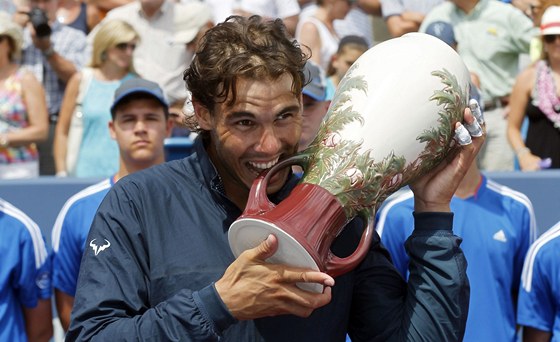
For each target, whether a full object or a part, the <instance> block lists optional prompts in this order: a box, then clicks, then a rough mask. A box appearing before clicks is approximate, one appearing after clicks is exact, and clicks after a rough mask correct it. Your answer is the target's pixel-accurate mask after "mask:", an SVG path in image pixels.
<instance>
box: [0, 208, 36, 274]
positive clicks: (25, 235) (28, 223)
mask: <svg viewBox="0 0 560 342" xmlns="http://www.w3.org/2000/svg"><path fill="white" fill-rule="evenodd" d="M0 213H2V214H3V215H2V216H0V217H1V218H2V220H0V226H2V228H8V229H9V230H10V231H9V232H8V234H7V235H5V236H4V237H3V238H6V237H12V238H14V237H18V238H20V239H23V241H31V242H32V245H33V250H34V253H35V262H36V267H37V268H38V267H39V266H40V265H41V264H42V263H43V262H44V261H45V259H46V257H47V250H46V246H45V242H44V240H43V235H42V233H41V230H40V229H39V226H38V225H37V223H35V221H33V220H32V219H31V218H30V217H29V216H27V215H26V214H25V213H24V212H23V211H21V210H20V209H18V208H16V207H15V206H14V205H12V204H11V203H9V202H7V201H5V200H3V199H1V198H0Z"/></svg>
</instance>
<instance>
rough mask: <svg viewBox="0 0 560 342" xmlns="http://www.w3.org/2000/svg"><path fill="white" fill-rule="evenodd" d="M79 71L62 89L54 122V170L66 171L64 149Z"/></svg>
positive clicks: (74, 105) (78, 84)
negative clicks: (56, 119)
mask: <svg viewBox="0 0 560 342" xmlns="http://www.w3.org/2000/svg"><path fill="white" fill-rule="evenodd" d="M81 78H82V75H81V73H78V74H76V75H74V76H73V77H72V78H71V79H70V82H68V85H67V86H66V90H65V91H64V98H63V99H62V104H61V107H60V113H59V115H58V122H57V123H56V129H55V135H54V145H53V154H54V162H55V166H56V172H64V171H66V150H67V146H66V145H67V141H68V132H69V131H70V122H71V120H72V114H73V113H74V108H75V107H76V97H77V96H78V92H79V87H80V80H81Z"/></svg>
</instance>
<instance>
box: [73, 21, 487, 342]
mask: <svg viewBox="0 0 560 342" xmlns="http://www.w3.org/2000/svg"><path fill="white" fill-rule="evenodd" d="M306 59H307V57H306V56H305V55H304V54H303V53H302V50H301V48H300V47H299V45H298V44H297V42H294V41H293V39H292V38H290V37H289V36H288V35H287V34H286V29H285V27H284V25H283V24H282V22H281V21H280V20H269V19H263V18H261V17H258V16H252V17H249V18H244V17H231V18H230V19H229V20H227V21H226V22H223V23H220V24H218V25H216V26H215V27H214V28H212V29H210V30H209V31H207V32H206V34H205V35H204V37H203V38H202V41H201V44H200V47H199V49H198V50H197V53H196V55H195V57H194V59H193V61H192V63H191V65H190V67H189V68H188V69H187V70H186V71H185V73H184V78H185V80H186V83H187V87H188V89H189V90H190V91H191V92H192V99H193V106H194V117H193V118H192V119H193V120H194V123H196V124H197V128H198V131H199V132H200V134H199V135H198V136H197V139H196V141H195V146H194V152H193V153H192V154H191V155H190V156H188V157H187V158H184V159H181V160H174V161H171V162H168V163H164V164H161V165H157V166H154V167H152V168H150V169H147V170H143V171H140V172H136V173H134V174H131V175H129V176H128V177H126V178H125V179H122V180H120V181H119V182H118V183H116V184H115V185H114V186H113V187H112V188H111V190H110V191H109V192H108V193H107V195H106V196H105V198H104V199H103V201H102V203H101V205H100V206H99V209H98V211H97V213H96V215H95V217H94V219H93V223H92V225H91V229H90V232H89V236H88V239H87V241H88V244H91V242H92V241H93V244H94V246H92V247H88V248H86V250H85V252H84V255H83V257H82V264H81V269H80V274H79V278H78V287H77V291H76V296H75V302H74V307H73V310H72V321H71V323H70V328H69V330H68V333H67V336H66V338H67V340H68V341H109V340H119V341H142V340H151V341H172V340H174V341H218V340H223V341H344V340H345V338H346V333H347V332H348V333H349V334H350V336H351V338H352V339H353V340H354V341H374V340H379V341H395V340H398V341H401V340H425V341H455V340H460V339H461V337H462V333H463V331H464V323H465V321H466V315H467V311H468V307H467V306H468V296H469V293H468V291H469V290H468V279H467V276H466V263H465V259H464V256H463V254H462V252H461V249H460V248H459V244H460V240H459V238H457V237H455V236H453V234H452V233H451V229H452V220H453V214H452V213H451V212H450V208H449V201H450V200H451V197H452V195H453V192H454V190H455V188H456V187H457V186H458V184H459V182H460V180H461V179H462V177H463V176H464V174H465V172H466V171H467V169H468V165H470V164H471V163H472V162H473V160H474V159H475V156H476V153H477V152H478V151H479V149H480V147H481V144H482V143H483V141H484V134H483V135H482V136H480V137H471V136H470V135H469V133H468V132H467V129H468V128H467V129H465V127H464V126H461V125H460V124H459V123H458V126H456V129H457V130H458V131H462V132H464V133H465V134H462V133H461V134H460V135H461V136H460V137H459V141H462V142H463V143H464V145H462V146H461V147H460V148H458V151H457V152H458V153H457V154H456V155H454V158H451V159H450V160H446V161H444V162H443V163H442V164H441V166H440V167H439V168H437V169H436V170H434V171H433V172H431V173H429V174H428V175H426V176H425V177H421V178H420V179H418V180H417V181H416V182H414V185H413V187H414V190H415V211H416V212H415V214H414V215H415V218H416V222H417V224H416V230H415V232H414V233H413V237H412V241H413V242H412V243H411V245H410V246H409V247H410V248H409V253H410V254H411V255H412V256H413V261H412V262H411V273H413V274H415V275H416V277H414V278H413V279H412V280H411V281H409V282H408V284H407V283H406V282H405V281H404V280H403V279H402V277H400V275H399V274H398V272H397V271H396V269H395V268H394V266H393V265H392V264H391V262H390V258H389V256H388V253H387V251H386V250H385V249H384V248H383V247H382V246H381V244H380V241H379V237H378V236H377V234H373V236H372V245H371V248H370V249H369V250H368V253H367V255H366V256H365V258H364V259H363V261H362V262H361V263H360V264H359V265H358V266H357V268H356V269H354V270H352V271H350V272H348V273H346V274H344V275H340V276H338V277H336V279H334V278H333V277H331V276H330V275H328V274H326V273H324V272H319V271H313V270H310V269H302V268H296V267H290V266H288V265H284V264H276V263H269V262H267V261H266V260H267V259H268V258H269V257H270V256H272V255H273V254H274V253H275V251H276V250H277V248H278V240H277V238H276V237H275V236H274V235H269V236H268V237H267V238H266V239H265V240H264V241H263V242H261V243H260V244H259V245H258V246H257V247H255V248H252V249H248V250H246V251H244V252H243V253H241V254H240V255H239V256H238V257H234V255H233V253H232V251H231V249H230V247H229V243H228V229H229V227H230V225H231V224H232V222H234V221H235V220H236V219H237V218H238V217H239V215H241V213H242V210H243V208H245V206H246V204H247V201H248V198H249V192H250V189H251V186H252V184H253V181H254V180H255V178H256V177H257V176H258V175H259V174H260V173H261V172H262V171H264V170H267V169H269V168H270V167H272V166H273V165H275V164H277V163H278V162H279V161H280V160H283V159H284V158H287V157H290V156H292V155H293V154H294V153H296V152H297V150H298V144H299V140H300V135H301V120H302V114H301V113H302V89H303V85H304V84H305V80H304V73H303V70H304V65H305V62H306ZM477 122H478V121H477V120H475V119H474V118H473V116H472V115H471V113H470V112H469V110H465V126H472V125H475V126H476V125H478V124H477ZM479 128H480V126H479ZM463 139H464V140H463ZM297 182H298V179H297V177H294V175H293V173H292V172H291V169H290V168H285V169H282V170H280V171H279V172H278V173H276V174H275V175H274V176H273V177H271V178H270V181H269V183H268V187H267V190H268V191H267V192H268V193H269V195H270V199H271V201H272V202H274V203H278V202H279V201H281V200H283V199H284V198H286V196H287V195H288V193H289V192H290V191H291V190H292V189H293V187H294V186H295V185H296V183H297ZM358 221H360V220H352V221H351V222H349V224H348V225H347V226H346V227H345V228H344V229H343V231H342V233H341V234H340V235H339V236H338V237H337V239H336V240H335V241H334V243H333V245H332V248H331V249H332V251H333V253H335V254H336V255H339V256H348V255H350V253H352V252H353V251H354V249H355V247H356V245H357V244H358V242H359V240H360V238H361V236H362V232H363V227H362V225H361V224H360V222H358ZM301 282H307V283H313V284H318V285H319V286H322V287H324V291H323V292H322V293H316V292H309V291H305V290H303V289H301V288H299V287H298V286H297V284H298V283H301Z"/></svg>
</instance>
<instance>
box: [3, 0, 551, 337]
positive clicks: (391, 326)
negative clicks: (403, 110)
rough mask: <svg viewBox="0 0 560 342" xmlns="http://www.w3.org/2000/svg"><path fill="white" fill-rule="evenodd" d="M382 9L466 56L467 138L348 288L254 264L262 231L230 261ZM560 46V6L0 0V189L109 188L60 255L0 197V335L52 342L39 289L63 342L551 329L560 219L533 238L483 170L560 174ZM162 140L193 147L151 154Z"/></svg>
mask: <svg viewBox="0 0 560 342" xmlns="http://www.w3.org/2000/svg"><path fill="white" fill-rule="evenodd" d="M231 15H235V16H236V17H235V18H234V19H229V20H228V21H227V22H225V23H223V22H224V21H225V20H226V18H228V17H229V16H231ZM255 15H256V16H255ZM374 17H376V18H383V20H384V21H385V24H386V28H387V32H386V33H387V36H386V37H384V39H389V38H391V37H399V36H402V35H404V34H407V33H409V32H423V33H427V34H430V35H433V36H436V37H437V38H439V39H441V40H443V41H444V42H445V43H447V44H449V45H450V46H452V47H453V48H454V49H455V50H456V51H457V53H458V54H459V55H460V56H461V57H462V59H463V61H464V62H465V64H466V66H467V67H468V69H469V71H470V73H471V82H470V88H471V89H470V94H471V98H473V99H474V100H475V101H474V102H472V103H471V104H472V106H469V107H470V108H469V109H467V110H466V114H465V126H466V127H467V128H468V132H470V134H471V135H472V138H471V139H468V140H469V141H472V142H471V143H469V144H467V145H466V146H463V147H462V149H461V152H460V153H458V154H457V155H456V156H455V157H454V158H455V159H454V162H453V163H451V162H450V163H449V164H448V165H447V167H445V168H440V169H438V170H437V172H434V173H433V174H430V175H429V177H424V178H422V179H421V180H420V181H418V182H417V183H415V184H412V185H411V189H410V190H408V191H405V192H402V193H400V194H399V196H396V197H394V198H392V199H391V200H390V201H388V202H387V203H385V204H384V205H383V207H382V210H381V211H380V212H379V213H378V214H377V223H376V230H377V232H376V234H374V235H375V236H373V237H372V238H373V243H372V247H371V251H370V253H369V254H368V256H367V257H366V259H365V260H364V261H363V262H362V263H361V264H360V266H359V267H358V268H357V269H356V270H354V271H352V272H350V273H349V274H347V275H344V276H341V277H337V278H336V279H333V278H331V277H330V276H328V275H326V274H324V273H322V272H310V271H308V270H299V269H294V268H290V267H288V266H283V265H273V264H268V263H265V260H266V258H267V256H269V255H271V254H272V253H274V250H275V248H276V244H277V241H276V239H275V238H274V237H273V236H271V237H269V238H268V239H267V240H266V241H264V242H263V243H262V244H261V245H259V246H258V247H257V248H255V249H252V250H249V251H247V252H245V253H243V254H242V255H240V256H239V257H238V258H237V259H235V258H233V256H232V255H231V252H230V250H229V247H228V245H227V227H229V224H231V222H233V220H235V219H236V218H237V217H238V216H239V215H240V214H241V212H242V210H243V208H244V207H245V205H246V203H247V196H248V188H250V186H251V184H252V180H253V179H254V178H255V176H256V175H257V174H258V173H259V172H260V171H262V170H264V169H266V168H268V167H270V166H269V165H272V164H274V163H276V162H277V161H278V159H282V158H284V157H286V156H289V155H291V154H293V153H295V152H297V151H301V150H303V149H304V148H305V147H306V146H307V145H308V144H309V143H311V141H312V140H313V138H314V136H315V135H316V133H317V129H318V127H319V125H320V123H321V122H322V121H323V119H324V117H325V115H326V113H327V110H328V106H329V104H330V101H331V100H332V99H333V96H334V94H335V91H336V89H337V86H338V84H339V82H340V80H341V79H342V78H343V77H344V75H345V73H346V72H347V70H348V68H349V67H350V66H351V65H352V64H353V63H354V61H355V60H356V59H358V58H359V57H360V55H361V54H363V53H364V52H365V51H367V50H368V49H369V48H370V47H372V46H373V45H375V44H376V43H377V41H376V37H377V38H378V37H379V34H376V32H374V31H373V29H372V27H373V26H372V20H373V19H372V18H374ZM275 18H277V20H271V19H275ZM558 37H560V0H512V1H511V3H508V1H499V0H422V1H420V0H413V1H408V0H315V1H313V0H298V1H296V0H227V1H224V0H222V1H217V0H200V1H197V0H110V1H109V0H88V1H79V0H11V1H7V2H3V3H2V5H0V179H25V178H36V177H39V176H56V177H93V178H99V179H103V180H102V181H100V182H99V183H97V184H95V185H92V186H90V187H88V188H86V189H84V190H82V191H80V192H78V193H77V194H75V195H73V196H72V197H70V198H69V199H68V201H67V202H66V203H65V204H64V206H63V207H62V208H61V210H60V212H59V214H58V217H57V219H56V222H55V224H54V227H53V228H52V248H50V247H49V246H46V245H45V242H44V238H43V237H42V233H41V230H40V229H39V227H37V225H36V224H35V223H34V222H33V220H32V219H30V218H29V217H28V216H27V215H26V214H25V213H23V212H22V211H20V210H19V209H17V208H15V207H14V206H13V205H11V204H10V203H8V202H6V201H3V200H1V199H0V234H1V235H2V237H3V242H2V243H1V244H0V259H1V260H3V261H2V268H1V270H0V321H2V323H0V327H1V328H0V341H4V340H6V341H8V340H9V341H26V340H29V341H35V340H36V341H48V340H49V339H50V338H51V337H52V334H53V325H52V319H53V315H52V313H53V312H52V310H51V300H54V304H55V307H56V312H54V313H55V315H56V316H57V317H58V320H60V324H61V325H62V328H63V330H64V332H65V333H67V335H66V338H67V340H72V341H73V340H95V339H99V340H111V339H120V340H139V339H142V338H144V339H148V340H149V339H155V340H187V341H189V340H193V341H198V340H201V341H202V340H218V339H219V338H223V339H225V340H235V341H261V340H266V341H269V340H270V341H275V340H283V341H286V340H294V341H297V340H316V339H319V340H325V341H330V340H332V341H341V340H344V339H345V338H346V339H347V340H350V339H352V340H354V341H371V340H374V339H377V340H388V341H389V340H401V339H411V340H415V339H423V340H461V339H464V340H465V341H479V340H482V341H493V340H498V341H515V340H516V339H518V338H523V340H524V341H550V340H552V341H556V340H559V339H560V300H559V299H558V296H557V293H559V292H560V275H559V272H558V269H560V268H559V267H558V266H559V265H558V261H557V260H560V258H558V257H560V255H558V252H557V251H558V250H556V249H555V248H554V246H555V245H557V244H558V243H560V237H559V234H558V231H559V228H558V225H556V226H555V227H552V228H551V229H550V230H548V231H547V232H546V233H544V234H543V235H542V236H541V237H537V233H536V232H537V222H536V221H535V217H534V212H533V207H532V204H531V202H530V201H529V199H528V198H527V197H526V196H525V195H523V194H522V193H519V192H517V191H515V190H512V189H509V188H507V187H505V186H503V185H500V184H498V183H496V182H495V181H493V180H492V179H490V178H488V177H487V176H486V175H485V174H484V172H485V171H513V170H521V171H538V170H542V169H549V168H554V169H557V168H560V96H559V95H560V94H559V91H558V90H557V89H559V87H560V39H557V38H558ZM295 42H297V43H295ZM410 53H421V52H416V51H411V52H410ZM300 96H301V99H302V100H301V101H302V102H301V104H300V100H298V99H299V98H300ZM471 112H472V115H471ZM478 113H480V114H481V116H479V115H478ZM479 124H480V125H481V126H482V127H483V130H484V134H482V133H480V134H478V133H473V132H475V131H477V130H476V129H473V127H475V126H478V125H479ZM478 132H482V130H478ZM170 136H190V137H196V141H195V144H194V147H193V155H194V157H195V158H188V159H185V160H178V161H174V162H170V163H164V162H165V146H164V140H165V138H167V137H170ZM141 170H144V171H142V172H138V171H141ZM292 171H294V172H289V171H288V170H286V171H285V172H284V173H280V174H281V175H280V176H278V177H275V178H274V182H272V183H273V184H270V185H269V186H270V188H271V189H272V190H270V193H271V194H273V197H274V200H275V201H280V200H282V199H283V198H285V196H286V195H287V193H289V191H290V190H291V189H292V188H293V186H294V185H295V184H296V182H297V180H298V179H299V178H298V177H300V173H299V171H301V170H298V169H297V168H294V169H293V170H292ZM125 176H126V177H125ZM450 211H451V212H453V214H451V213H449V212H450ZM154 213H157V215H154ZM355 221H356V220H354V221H351V222H350V223H348V225H347V227H346V228H345V230H344V232H345V233H343V234H341V237H340V238H339V239H337V243H336V244H335V247H333V248H335V249H337V250H338V251H339V252H341V253H342V254H344V253H346V252H348V251H350V250H352V249H351V247H352V246H353V245H354V244H355V243H356V242H357V241H356V236H357V237H358V239H359V236H360V235H361V234H360V233H359V230H360V229H361V228H360V225H359V224H358V222H355ZM356 230H358V231H356ZM459 245H460V247H461V248H457V247H458V246H459ZM162 246H165V248H162ZM463 253H464V254H463ZM4 260H6V262H5V261H4ZM467 264H468V268H467V267H466V265H467ZM78 279H79V281H78ZM301 281H305V282H315V283H319V284H322V285H323V286H324V287H325V290H324V292H323V293H321V294H311V293H306V291H304V290H301V289H299V288H298V287H297V286H296V285H295V284H296V283H297V282H301ZM443 284H445V286H442V285H443ZM469 292H470V293H469ZM461 299H462V300H461ZM464 299H467V300H466V301H465V300H464Z"/></svg>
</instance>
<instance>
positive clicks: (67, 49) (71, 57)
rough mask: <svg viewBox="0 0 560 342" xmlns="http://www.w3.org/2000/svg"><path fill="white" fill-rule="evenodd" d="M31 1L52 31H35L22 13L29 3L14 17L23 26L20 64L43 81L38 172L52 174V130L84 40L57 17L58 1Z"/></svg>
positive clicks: (79, 61) (82, 56)
mask: <svg viewBox="0 0 560 342" xmlns="http://www.w3.org/2000/svg"><path fill="white" fill-rule="evenodd" d="M30 4H31V7H32V8H35V9H40V10H41V11H42V12H43V13H44V14H46V20H48V25H49V27H50V31H51V33H50V34H48V33H49V32H48V31H49V30H46V31H45V32H43V31H41V32H36V30H35V29H34V27H33V25H32V23H31V22H30V20H29V18H30V17H29V15H27V14H25V13H29V11H30V9H31V8H30V7H29V6H24V5H20V6H18V12H17V13H16V15H15V20H16V21H17V22H19V23H21V24H22V25H23V26H25V29H24V39H23V60H22V64H23V65H24V66H25V67H27V68H29V69H31V71H32V72H33V74H34V75H35V77H36V78H37V79H38V80H39V81H40V82H41V83H42V84H43V87H44V88H45V93H46V96H47V110H48V113H49V122H50V125H49V134H48V138H47V140H46V141H45V142H43V143H40V144H38V145H37V147H38V149H39V173H40V174H41V175H54V174H55V165H54V158H53V151H52V150H53V141H54V129H55V126H56V122H57V120H58V113H59V111H60V106H61V103H62V97H63V96H64V89H65V88H66V83H67V82H68V80H70V78H71V77H72V75H74V74H75V73H76V72H77V71H78V70H79V69H80V68H81V67H82V65H83V64H84V59H85V54H84V49H85V46H86V40H85V35H84V34H83V33H82V32H80V31H79V30H76V29H73V28H71V27H68V26H66V25H63V24H61V23H59V22H58V21H57V20H56V11H57V9H58V0H31V1H30ZM37 17H39V16H37Z"/></svg>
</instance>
